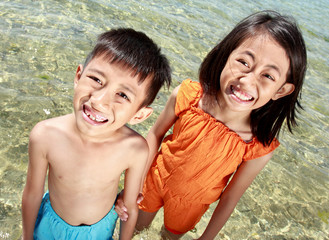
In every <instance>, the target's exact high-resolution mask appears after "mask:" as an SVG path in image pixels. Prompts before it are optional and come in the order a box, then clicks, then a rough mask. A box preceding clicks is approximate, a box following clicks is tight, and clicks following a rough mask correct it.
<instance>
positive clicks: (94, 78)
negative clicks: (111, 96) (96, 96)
mask: <svg viewBox="0 0 329 240" xmlns="http://www.w3.org/2000/svg"><path fill="white" fill-rule="evenodd" d="M89 78H91V79H92V80H94V81H95V82H97V83H99V84H100V85H103V83H102V81H101V80H99V79H98V78H97V77H93V76H89Z"/></svg>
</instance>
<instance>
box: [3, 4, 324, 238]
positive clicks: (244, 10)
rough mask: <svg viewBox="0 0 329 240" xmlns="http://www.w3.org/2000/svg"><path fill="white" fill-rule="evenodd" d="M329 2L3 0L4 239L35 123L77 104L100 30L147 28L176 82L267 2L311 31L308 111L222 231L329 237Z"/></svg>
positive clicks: (10, 234) (192, 74)
mask: <svg viewBox="0 0 329 240" xmlns="http://www.w3.org/2000/svg"><path fill="white" fill-rule="evenodd" d="M328 6H329V3H328V1H326V0H321V1H307V0H301V1H297V0H293V1H269V0H265V1H264V0H263V1H260V0H257V1H242V0H234V1H217V0H208V1H202V0H193V1H192V0H190V1H183V0H162V1H153V2H150V1H145V0H141V1H127V0H121V1H105V0H103V1H101V0H98V1H96V0H94V1H79V2H76V1H64V0H60V1H52V0H44V1H33V0H31V1H29V0H21V1H19V0H13V1H6V0H2V1H1V2H0V108H1V112H0V136H1V138H0V239H18V238H19V236H20V234H21V213H20V206H21V194H22V189H23V187H24V182H25V175H26V169H27V160H28V156H27V143H28V134H29V132H30V130H31V128H32V127H33V126H34V124H35V123H36V122H38V121H40V120H42V119H46V118H50V117H54V116H58V115H62V114H65V113H69V112H71V111H72V106H71V101H72V93H73V88H72V86H73V84H72V81H73V76H74V72H75V69H76V67H77V65H78V64H79V63H82V62H83V61H84V58H85V56H86V54H87V53H88V51H89V50H90V49H91V47H92V44H93V42H94V41H95V39H96V36H97V35H98V34H99V33H101V32H103V31H105V30H108V29H110V28H114V27H132V28H134V29H136V30H140V31H144V32H145V33H146V34H148V35H149V36H150V37H151V38H153V39H154V41H155V42H156V43H158V44H159V45H160V46H161V47H162V50H163V52H164V53H165V54H166V55H167V56H168V58H169V59H170V62H171V65H172V68H173V78H174V84H173V87H175V86H176V85H178V84H179V82H181V81H182V80H183V79H185V78H187V77H189V78H192V79H194V80H197V72H198V67H199V65H200V63H201V61H202V59H203V57H204V56H205V55H206V53H207V52H208V51H209V50H210V49H211V48H212V47H213V46H214V45H215V44H216V43H217V42H218V40H219V39H221V38H222V37H223V36H224V35H225V34H227V33H228V32H229V30H230V29H231V28H232V27H233V26H234V25H235V24H236V23H237V22H238V21H239V20H241V19H242V18H243V17H245V16H247V15H249V14H251V13H252V12H254V11H258V10H262V9H273V10H277V11H279V12H281V13H283V14H291V15H293V16H294V17H295V18H296V19H297V21H298V23H299V25H300V28H301V30H302V32H303V34H304V38H305V41H306V44H307V50H308V61H309V64H308V72H307V76H306V80H305V85H304V90H303V99H302V104H303V106H304V108H305V110H304V111H302V112H301V114H300V118H299V127H298V128H296V129H295V134H294V135H291V134H290V133H288V132H287V131H286V132H284V133H282V134H281V138H280V141H281V147H280V148H279V150H278V151H277V152H276V154H275V156H274V158H273V159H272V160H271V162H270V163H269V164H268V166H267V167H266V168H265V169H264V170H263V171H262V173H261V174H260V175H259V176H258V177H257V179H256V180H255V181H254V183H253V184H252V186H251V187H250V188H249V189H248V191H247V192H246V194H245V195H244V196H243V197H242V199H241V201H240V202H239V204H238V206H237V208H236V210H235V211H234V213H233V215H232V216H231V218H230V219H229V221H228V222H227V224H226V225H225V227H224V228H223V229H222V231H221V232H220V233H219V235H218V238H217V239H328V236H329V225H328V221H329V220H328V217H329V197H328V196H329V194H328V193H329V192H328V186H329V185H328V183H329V177H328V173H329V171H328V170H329V162H328V159H329V151H328V150H329V149H328V146H329V134H328V133H329V121H328V116H329V110H328V109H329V108H328V102H329V94H328V91H329V87H328V83H329V80H328V79H329V65H328V56H329V27H328V23H329V22H328V16H329V10H328ZM171 89H172V88H171ZM171 89H170V90H171ZM169 92H170V91H167V90H163V91H162V92H161V93H160V94H159V97H158V99H157V100H156V102H155V103H154V104H153V107H154V109H155V114H154V115H153V117H152V118H151V119H149V120H148V121H147V122H146V123H145V124H142V125H140V126H137V127H135V129H136V130H137V131H139V132H141V133H142V134H143V135H145V134H146V132H147V131H148V129H149V128H150V126H151V125H152V123H153V122H154V120H155V119H156V117H157V114H159V111H161V109H162V108H163V106H164V104H165V102H166V99H167V97H168V95H169ZM213 207H214V206H212V208H213ZM210 216H211V211H209V212H207V213H206V215H205V216H204V217H203V218H202V220H201V222H200V223H199V224H198V225H197V226H196V233H192V232H190V233H188V235H187V236H186V237H185V239H191V238H192V237H196V236H198V235H200V234H201V233H202V231H203V230H204V228H205V226H206V224H207V222H208V220H209V218H210ZM160 227H161V213H160V214H159V216H158V217H157V218H156V221H155V223H154V224H153V225H152V227H151V229H150V230H149V231H146V232H144V233H142V234H141V235H139V236H137V237H135V238H134V239H141V238H143V239H158V231H159V228H160Z"/></svg>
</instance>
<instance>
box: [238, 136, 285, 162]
mask: <svg viewBox="0 0 329 240" xmlns="http://www.w3.org/2000/svg"><path fill="white" fill-rule="evenodd" d="M279 145H280V142H279V141H278V140H277V139H276V138H275V139H273V141H272V142H271V144H270V145H268V146H264V145H263V144H262V143H261V142H260V141H258V140H257V138H256V137H254V138H253V140H252V141H250V142H249V143H247V144H246V151H245V154H244V157H243V160H244V161H248V160H252V159H256V158H260V157H262V156H265V155H267V154H268V153H270V152H273V151H274V150H275V149H276V148H277V147H278V146H279Z"/></svg>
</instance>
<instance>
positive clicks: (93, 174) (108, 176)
mask: <svg viewBox="0 0 329 240" xmlns="http://www.w3.org/2000/svg"><path fill="white" fill-rule="evenodd" d="M123 153H124V151H122V150H121V151H120V146H119V144H117V143H114V144H107V145H104V144H101V145H99V146H97V144H94V145H90V146H83V145H81V144H77V143H74V142H72V141H69V140H65V139H63V141H62V142H59V143H58V144H57V146H56V147H54V148H52V149H50V150H49V152H48V161H49V166H50V171H52V176H53V177H55V178H56V179H58V180H61V181H70V182H71V183H73V182H75V181H76V182H77V183H78V182H79V184H83V182H84V181H86V182H87V181H88V182H111V181H114V180H115V181H116V180H117V179H118V178H119V177H120V174H121V173H122V171H124V170H125V169H126V168H127V164H128V157H127V155H125V154H123Z"/></svg>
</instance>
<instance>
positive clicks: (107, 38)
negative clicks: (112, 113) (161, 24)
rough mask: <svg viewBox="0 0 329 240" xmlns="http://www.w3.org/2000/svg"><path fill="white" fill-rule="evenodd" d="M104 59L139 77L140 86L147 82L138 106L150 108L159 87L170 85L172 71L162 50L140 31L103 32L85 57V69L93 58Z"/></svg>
mask: <svg viewBox="0 0 329 240" xmlns="http://www.w3.org/2000/svg"><path fill="white" fill-rule="evenodd" d="M99 56H104V57H105V58H106V59H107V61H108V62H109V63H111V64H119V65H121V66H122V67H123V68H127V69H130V70H131V71H132V74H133V76H138V80H139V83H142V82H144V80H145V79H150V83H149V84H148V89H147V90H146V93H147V95H146V97H145V99H144V101H143V103H142V104H141V106H140V107H145V106H149V105H150V104H151V103H152V102H153V101H154V99H155V97H156V95H157V94H158V92H159V90H160V88H161V87H162V86H163V85H167V87H168V88H169V86H170V84H171V68H170V66H169V62H168V60H167V58H166V57H165V56H164V55H163V54H162V53H161V49H160V48H159V47H158V46H157V45H156V44H155V43H154V42H153V41H152V40H151V39H150V38H149V37H148V36H146V34H144V33H142V32H138V31H135V30H133V29H130V28H118V29H112V30H110V31H108V32H104V33H102V34H101V35H100V36H99V37H98V39H97V42H96V45H95V47H94V49H93V50H92V51H91V52H90V53H89V55H88V56H87V58H86V60H85V63H84V69H85V67H86V66H87V65H88V63H89V62H90V61H91V60H92V59H93V58H95V57H99Z"/></svg>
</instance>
